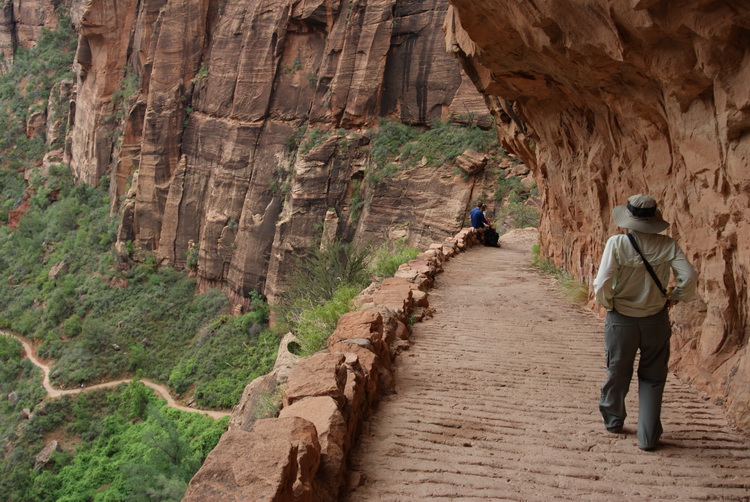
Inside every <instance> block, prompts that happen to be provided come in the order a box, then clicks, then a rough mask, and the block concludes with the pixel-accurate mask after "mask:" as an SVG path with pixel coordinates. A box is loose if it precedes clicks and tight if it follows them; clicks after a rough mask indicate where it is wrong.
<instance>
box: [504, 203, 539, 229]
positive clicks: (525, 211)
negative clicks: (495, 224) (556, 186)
mask: <svg viewBox="0 0 750 502" xmlns="http://www.w3.org/2000/svg"><path fill="white" fill-rule="evenodd" d="M500 217H501V219H502V220H503V221H505V222H510V224H511V226H512V228H527V227H538V226H539V210H538V209H537V208H535V207H533V206H527V205H525V204H523V203H522V202H509V203H508V204H506V205H505V206H503V207H502V208H501V209H500Z"/></svg>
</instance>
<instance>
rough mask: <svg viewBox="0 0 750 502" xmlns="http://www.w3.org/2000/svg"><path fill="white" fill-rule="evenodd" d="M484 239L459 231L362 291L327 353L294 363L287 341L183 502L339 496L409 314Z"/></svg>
mask: <svg viewBox="0 0 750 502" xmlns="http://www.w3.org/2000/svg"><path fill="white" fill-rule="evenodd" d="M477 243H478V241H477V238H476V235H475V233H474V230H473V229H465V230H462V231H461V232H459V233H458V234H457V235H456V236H455V237H453V238H449V239H446V241H445V242H440V243H436V244H433V245H431V246H430V249H428V250H427V251H426V252H424V253H422V254H420V255H419V256H417V258H416V259H415V260H412V261H410V262H409V263H407V264H404V265H402V266H401V267H400V268H399V270H398V272H397V273H396V274H395V276H394V277H392V278H390V279H386V280H384V281H383V282H382V283H381V284H377V285H372V286H371V287H370V288H368V289H367V290H365V291H363V292H362V294H360V296H359V299H360V302H361V307H360V310H358V311H355V312H350V313H348V314H344V315H343V316H341V318H340V319H339V322H338V325H337V327H336V330H335V331H334V333H333V334H332V335H331V337H330V338H329V339H328V341H327V349H326V350H325V351H322V352H318V353H317V354H314V355H312V356H310V357H308V358H305V359H300V360H299V361H296V363H295V362H294V361H293V360H291V361H290V358H289V355H288V352H287V350H286V346H284V344H289V343H292V341H291V340H290V339H289V338H286V339H285V341H284V342H283V344H282V348H281V351H280V353H281V354H282V355H281V356H280V358H279V359H278V361H281V364H278V363H277V367H276V368H275V369H274V371H273V372H272V373H270V374H269V375H266V376H263V377H259V378H258V379H256V380H254V381H253V382H252V383H250V384H249V385H248V386H247V388H246V389H245V392H244V394H243V397H242V400H241V401H240V403H239V404H238V405H237V407H236V408H235V410H234V412H233V414H232V418H231V421H230V424H229V431H228V432H226V433H225V434H224V435H223V436H222V438H221V440H220V441H219V443H218V445H217V446H216V447H215V448H214V450H213V451H212V452H211V453H210V454H209V455H208V457H207V458H206V461H205V462H204V464H203V467H201V469H200V470H199V471H198V473H197V474H196V475H195V476H194V477H193V479H192V480H191V482H190V486H189V488H188V491H187V493H186V494H185V498H184V499H183V500H185V501H202V500H219V499H220V500H274V501H277V502H283V501H292V500H294V501H312V500H315V501H335V500H338V499H339V498H338V497H339V494H340V493H341V489H342V488H343V487H344V485H345V482H346V479H345V478H346V476H345V474H346V459H347V455H348V453H349V451H350V450H351V448H352V446H353V445H354V441H355V439H356V437H357V434H358V433H359V430H360V426H361V424H362V422H363V420H364V419H365V418H366V417H367V416H368V415H369V414H370V412H371V410H372V409H373V407H374V406H375V405H376V403H377V401H378V400H379V398H380V397H381V396H382V395H383V393H384V392H387V391H388V390H389V389H391V387H392V375H391V363H392V361H393V358H394V357H395V356H396V355H397V354H398V352H399V351H401V350H404V349H406V348H408V346H409V341H408V338H409V328H407V324H409V318H413V319H412V320H414V319H417V320H419V319H421V318H422V317H423V316H424V315H428V314H429V301H428V296H427V290H429V288H430V287H431V286H432V284H433V280H434V277H435V275H436V274H437V273H439V272H440V271H442V264H443V263H444V261H445V260H447V259H448V258H450V257H451V256H453V255H455V254H456V253H458V252H461V251H463V250H465V249H467V248H469V247H470V246H473V245H475V244H477ZM292 365H293V366H292ZM290 366H291V368H290ZM279 385H280V386H281V388H283V389H284V396H283V407H282V408H281V411H280V413H279V415H278V417H276V418H264V419H260V420H258V419H257V415H258V413H259V411H258V404H259V402H260V401H262V399H263V396H268V395H269V394H271V393H273V392H274V389H276V388H277V386H279Z"/></svg>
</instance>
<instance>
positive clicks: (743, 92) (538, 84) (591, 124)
mask: <svg viewBox="0 0 750 502" xmlns="http://www.w3.org/2000/svg"><path fill="white" fill-rule="evenodd" d="M451 4H452V10H451V12H450V13H449V15H448V17H447V20H446V31H447V41H448V49H449V50H450V51H452V52H454V53H455V54H456V55H457V56H458V58H459V59H460V60H461V61H462V62H463V64H464V66H465V68H466V70H467V73H469V74H470V75H471V77H472V80H473V81H474V83H475V84H476V85H477V87H478V88H479V89H480V90H481V91H482V92H483V93H484V94H486V96H487V98H488V102H490V103H491V107H492V109H493V113H494V114H495V116H496V117H497V118H498V122H500V123H503V124H504V127H502V128H501V129H502V131H501V135H502V136H503V142H504V143H505V144H506V145H507V146H508V147H509V148H510V149H511V150H512V151H514V152H515V153H517V154H519V155H520V156H521V158H522V159H523V160H524V161H525V162H526V163H527V164H528V165H529V166H531V167H532V168H533V171H534V173H535V176H536V179H537V181H538V184H539V188H540V192H541V196H542V199H543V210H544V216H543V219H542V224H541V228H540V231H541V240H542V246H543V249H544V250H545V252H546V254H548V255H549V256H550V257H551V258H552V259H553V260H554V261H555V263H556V264H557V265H558V266H560V267H562V268H565V269H567V270H569V271H570V272H572V273H573V274H574V275H576V276H577V277H579V278H581V279H582V280H583V281H585V282H587V283H588V284H591V281H592V279H593V277H594V275H595V273H596V268H597V266H598V262H599V257H600V256H601V252H602V249H603V246H604V243H605V241H606V238H607V237H608V236H609V235H612V234H614V233H616V232H618V231H619V230H618V228H617V227H616V226H615V225H614V222H613V221H612V219H611V216H610V210H611V208H612V207H613V206H615V205H618V204H624V203H625V201H626V199H627V197H628V196H629V195H631V194H634V193H648V194H650V195H652V196H654V197H655V198H656V199H657V200H658V201H659V202H660V204H661V207H662V210H663V212H664V215H665V219H667V220H668V221H670V222H671V223H672V225H671V227H670V228H669V229H668V230H667V233H668V234H670V235H672V236H674V237H675V238H676V239H677V240H678V241H679V242H680V244H681V246H682V248H683V249H684V250H685V252H686V254H687V256H688V257H689V259H690V260H691V261H692V262H693V264H694V265H695V266H696V268H697V270H698V273H699V276H700V279H699V287H698V297H699V298H698V299H697V300H695V301H694V302H693V303H690V304H687V305H682V306H678V307H677V308H676V309H675V310H674V315H673V319H674V323H675V336H674V337H673V351H674V354H673V360H672V361H673V363H674V366H675V368H676V369H677V370H678V371H679V372H680V373H681V374H683V375H686V376H688V377H689V378H691V379H692V380H693V381H694V382H696V383H697V384H698V385H699V386H700V387H701V388H703V389H706V390H707V391H708V392H709V393H710V395H711V396H712V397H714V398H715V399H716V400H717V401H724V402H725V403H726V405H727V406H728V409H729V411H730V414H731V416H732V417H733V418H734V419H736V421H737V423H738V425H739V426H740V427H741V428H743V429H744V430H750V351H749V350H748V335H749V333H750V332H749V331H748V311H749V310H750V303H749V302H748V294H747V281H748V269H750V252H749V250H750V224H749V223H748V218H747V217H748V214H750V212H749V211H748V209H749V208H750V169H749V167H750V166H748V156H749V154H750V5H748V4H747V2H743V1H706V0H688V1H684V2H674V1H666V0H662V1H659V0H630V1H625V2H623V1H616V0H607V1H601V2H589V1H583V0H541V1H535V2H524V1H493V0H451Z"/></svg>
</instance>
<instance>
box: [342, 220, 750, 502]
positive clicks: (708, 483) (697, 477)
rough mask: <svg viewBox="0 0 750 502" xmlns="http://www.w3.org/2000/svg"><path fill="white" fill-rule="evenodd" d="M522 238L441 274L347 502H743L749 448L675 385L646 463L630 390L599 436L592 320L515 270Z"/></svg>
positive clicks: (367, 433) (375, 419)
mask: <svg viewBox="0 0 750 502" xmlns="http://www.w3.org/2000/svg"><path fill="white" fill-rule="evenodd" d="M535 240H536V237H535V234H532V233H531V232H529V231H523V232H522V231H516V232H514V233H512V234H510V235H507V236H504V238H503V240H502V242H503V248H502V249H493V248H483V247H478V248H473V249H471V250H469V251H467V252H466V253H463V254H461V255H459V256H458V257H456V258H454V259H452V260H451V261H450V262H448V263H447V264H446V265H445V272H444V273H443V274H440V275H439V276H438V278H437V283H436V287H435V288H434V289H433V290H432V291H431V292H430V304H431V306H432V307H434V308H435V309H436V313H435V315H434V317H433V318H431V319H427V320H425V321H423V322H421V323H418V324H416V325H415V326H414V332H413V337H412V340H413V342H414V344H413V346H412V347H411V348H410V349H409V350H408V351H406V352H403V353H402V354H401V355H400V356H399V358H398V361H397V364H396V370H395V379H396V391H397V392H396V393H395V394H393V395H390V396H387V397H386V398H385V399H384V400H383V401H382V402H381V403H380V406H379V409H378V410H377V412H376V413H375V414H374V415H373V416H372V417H371V418H370V420H369V422H368V423H366V424H365V426H364V429H363V432H362V435H361V438H360V443H359V445H358V447H357V448H356V450H355V452H354V454H353V457H352V461H351V471H352V473H353V474H352V476H351V480H352V483H351V486H355V488H350V490H351V491H350V492H349V494H348V496H347V498H346V500H348V501H349V502H355V501H412V500H424V501H427V500H451V501H489V500H492V501H495V500H523V501H526V500H529V501H531V500H534V501H536V500H539V501H549V500H607V501H614V500H750V440H749V439H748V437H747V436H744V435H742V434H740V433H738V432H737V431H736V430H734V429H733V428H732V427H731V424H729V423H728V422H727V420H726V418H725V415H724V411H723V409H722V408H721V407H719V406H717V405H715V404H713V403H711V402H709V401H707V400H705V399H704V398H703V397H702V396H701V395H700V394H699V393H698V392H697V391H695V390H694V389H692V388H691V387H690V386H689V385H687V384H684V383H681V382H680V381H679V380H678V379H677V378H676V377H675V376H674V375H670V377H669V380H668V382H667V389H666V392H665V399H664V407H663V411H662V422H663V424H664V429H665V432H664V434H663V436H662V442H661V445H660V446H659V447H658V448H657V449H656V450H655V451H653V452H644V451H641V450H640V449H638V440H637V438H636V436H635V427H636V421H637V416H638V404H637V400H636V398H637V386H636V385H635V384H634V385H633V386H631V390H630V393H629V396H628V413H629V417H628V419H627V421H626V424H625V428H624V431H623V433H621V434H610V433H608V432H606V430H605V429H604V426H603V424H602V420H601V417H600V415H599V411H598V398H599V386H600V385H601V384H602V382H603V379H604V377H605V372H604V348H603V336H602V332H603V320H602V319H600V318H599V317H598V316H597V315H596V314H595V313H593V312H591V311H590V310H588V309H586V308H584V307H579V306H576V305H574V304H572V303H571V302H570V301H569V300H567V299H565V297H564V296H563V295H562V294H561V293H560V292H559V291H558V289H557V285H556V282H555V279H554V278H552V277H549V276H544V275H540V274H539V273H537V272H536V271H535V270H534V269H532V268H531V267H530V266H529V265H528V264H529V262H530V253H529V249H530V247H531V245H532V243H533V242H534V241H535Z"/></svg>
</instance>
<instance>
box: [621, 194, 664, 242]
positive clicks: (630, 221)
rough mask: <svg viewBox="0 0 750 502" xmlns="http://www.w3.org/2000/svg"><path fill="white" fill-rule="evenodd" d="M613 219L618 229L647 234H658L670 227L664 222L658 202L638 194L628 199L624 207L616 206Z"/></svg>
mask: <svg viewBox="0 0 750 502" xmlns="http://www.w3.org/2000/svg"><path fill="white" fill-rule="evenodd" d="M612 218H614V220H615V223H617V226H618V227H622V228H629V229H631V230H637V231H638V232H644V233H647V234H658V233H659V232H661V231H662V230H666V229H667V227H669V223H667V222H666V221H664V219H663V218H662V216H661V211H659V209H658V208H657V207H656V201H655V200H654V199H653V197H649V196H648V195H643V194H640V193H639V194H637V195H633V196H631V197H630V198H629V199H628V203H627V204H626V205H624V206H615V208H614V209H613V210H612Z"/></svg>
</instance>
